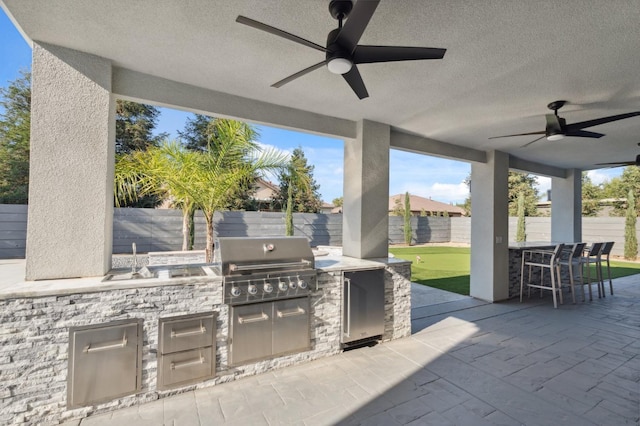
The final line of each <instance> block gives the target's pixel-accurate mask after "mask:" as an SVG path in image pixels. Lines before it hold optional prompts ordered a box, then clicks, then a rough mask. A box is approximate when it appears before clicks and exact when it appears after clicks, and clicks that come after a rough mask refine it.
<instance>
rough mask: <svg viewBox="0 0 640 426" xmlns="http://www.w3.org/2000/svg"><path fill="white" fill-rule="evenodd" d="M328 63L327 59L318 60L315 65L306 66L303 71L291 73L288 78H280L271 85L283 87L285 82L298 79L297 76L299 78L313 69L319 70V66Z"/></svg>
mask: <svg viewBox="0 0 640 426" xmlns="http://www.w3.org/2000/svg"><path fill="white" fill-rule="evenodd" d="M326 63H327V61H326V60H324V61H322V62H318V63H317V64H315V65H311V66H310V67H308V68H305V69H303V70H302V71H298V72H297V73H295V74H292V75H290V76H289V77H287V78H283V79H282V80H280V81H278V82H276V83H273V84H272V85H271V87H282V86H284V85H285V84H287V83H289V82H291V81H293V80H295V79H296V78H298V77H302V76H303V75H305V74H308V73H310V72H311V71H314V70H317V69H318V68H320V67H322V66H323V65H324V64H326Z"/></svg>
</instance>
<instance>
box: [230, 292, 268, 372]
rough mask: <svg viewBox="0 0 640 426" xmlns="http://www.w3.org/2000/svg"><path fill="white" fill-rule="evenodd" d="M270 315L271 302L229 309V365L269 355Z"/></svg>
mask: <svg viewBox="0 0 640 426" xmlns="http://www.w3.org/2000/svg"><path fill="white" fill-rule="evenodd" d="M272 313H273V303H271V302H269V303H256V304H253V305H241V306H233V307H231V332H230V335H231V336H232V337H231V347H230V351H229V363H230V365H239V364H243V363H246V362H248V361H254V360H259V359H264V358H267V357H269V356H270V355H271V329H272V324H271V318H272Z"/></svg>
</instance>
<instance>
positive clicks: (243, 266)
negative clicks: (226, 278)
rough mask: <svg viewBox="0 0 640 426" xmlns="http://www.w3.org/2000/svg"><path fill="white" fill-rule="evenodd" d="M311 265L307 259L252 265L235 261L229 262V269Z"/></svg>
mask: <svg viewBox="0 0 640 426" xmlns="http://www.w3.org/2000/svg"><path fill="white" fill-rule="evenodd" d="M309 265H311V262H310V261H308V260H302V261H300V262H282V263H268V264H265V263H260V264H254V265H238V264H236V263H230V264H229V270H230V271H232V272H235V271H258V270H266V269H279V268H304V267H307V266H309Z"/></svg>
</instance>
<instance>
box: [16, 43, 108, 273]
mask: <svg viewBox="0 0 640 426" xmlns="http://www.w3.org/2000/svg"><path fill="white" fill-rule="evenodd" d="M110 92H111V63H110V62H109V61H107V60H105V59H103V58H99V57H96V56H93V55H88V54H85V53H81V52H77V51H74V50H69V49H65V48H61V47H58V46H52V45H46V44H41V43H38V42H34V44H33V66H32V99H31V157H30V182H29V219H28V228H27V249H26V259H27V265H26V278H27V279H28V280H37V279H52V278H70V277H82V276H96V275H103V274H104V273H105V272H106V271H107V270H108V269H109V267H110V262H111V240H112V216H113V167H114V149H115V143H114V140H115V136H114V135H115V120H114V115H115V106H114V101H113V99H112V97H111V93H110Z"/></svg>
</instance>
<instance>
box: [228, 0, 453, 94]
mask: <svg viewBox="0 0 640 426" xmlns="http://www.w3.org/2000/svg"><path fill="white" fill-rule="evenodd" d="M379 3H380V0H358V1H357V2H356V3H355V4H354V3H353V2H352V1H351V0H331V1H330V2H329V13H330V14H331V16H332V17H333V18H334V19H337V20H338V28H336V29H334V30H332V31H330V32H329V34H328V36H327V44H326V47H323V46H320V45H319V44H316V43H313V42H311V41H309V40H306V39H304V38H302V37H298V36H296V35H294V34H291V33H288V32H286V31H283V30H281V29H279V28H275V27H272V26H270V25H267V24H264V23H262V22H258V21H255V20H253V19H251V18H247V17H245V16H238V17H237V18H236V22H238V23H240V24H244V25H247V26H250V27H253V28H255V29H258V30H261V31H265V32H268V33H270V34H273V35H276V36H279V37H282V38H285V39H287V40H290V41H293V42H296V43H298V44H301V45H303V46H307V47H310V48H312V49H315V50H319V51H321V52H324V53H325V54H326V56H325V60H324V61H322V62H319V63H317V64H315V65H311V66H310V67H307V68H305V69H303V70H301V71H298V72H296V73H295V74H292V75H290V76H289V77H286V78H284V79H282V80H280V81H278V82H276V83H274V84H272V85H271V86H272V87H276V88H277V87H282V86H284V85H285V84H287V83H289V82H291V81H293V80H295V79H297V78H299V77H302V76H304V75H306V74H308V73H310V72H311V71H314V70H316V69H318V68H321V67H322V66H323V65H325V64H326V65H327V69H328V70H329V72H331V73H333V74H339V75H342V77H343V78H344V80H345V81H346V82H347V84H348V85H349V87H351V90H353V92H354V93H355V94H356V95H357V96H358V98H359V99H364V98H367V97H369V93H368V92H367V88H366V87H365V85H364V81H363V80H362V76H360V71H358V67H357V64H373V63H379V62H393V61H416V60H424V59H442V58H443V57H444V54H445V52H446V49H439V48H432V47H409V46H364V45H359V44H358V42H359V41H360V38H361V37H362V34H363V33H364V31H365V29H366V28H367V25H369V21H370V20H371V17H372V16H373V13H374V12H375V10H376V8H377V7H378V4H379ZM345 19H346V23H344V25H343V21H344V20H345Z"/></svg>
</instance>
